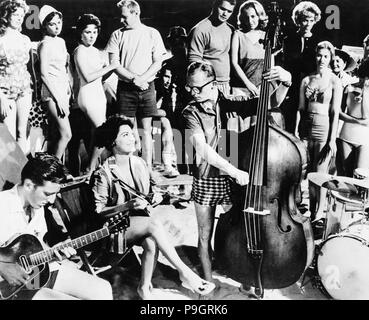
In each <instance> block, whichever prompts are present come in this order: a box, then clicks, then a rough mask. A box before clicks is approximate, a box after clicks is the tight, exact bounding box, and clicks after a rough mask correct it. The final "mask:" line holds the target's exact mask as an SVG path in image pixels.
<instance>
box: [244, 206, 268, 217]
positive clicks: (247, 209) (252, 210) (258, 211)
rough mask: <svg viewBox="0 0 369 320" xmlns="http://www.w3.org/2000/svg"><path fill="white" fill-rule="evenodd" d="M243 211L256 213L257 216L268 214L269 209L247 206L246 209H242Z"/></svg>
mask: <svg viewBox="0 0 369 320" xmlns="http://www.w3.org/2000/svg"><path fill="white" fill-rule="evenodd" d="M242 211H243V212H244V213H252V214H257V215H259V216H267V215H269V214H270V210H263V211H260V210H255V209H254V208H251V207H248V208H246V209H243V210H242Z"/></svg>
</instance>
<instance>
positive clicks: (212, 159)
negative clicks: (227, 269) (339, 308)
mask: <svg viewBox="0 0 369 320" xmlns="http://www.w3.org/2000/svg"><path fill="white" fill-rule="evenodd" d="M215 75H216V73H215V71H214V67H213V66H212V65H211V64H210V63H208V62H206V61H202V62H193V63H192V64H190V65H189V67H188V69H187V85H186V89H187V91H188V92H189V93H190V94H191V96H192V101H191V102H190V103H189V104H188V105H187V106H186V107H185V108H184V110H183V116H184V118H185V126H186V130H187V132H186V133H187V134H188V136H189V139H190V141H191V143H192V145H193V146H194V148H195V151H196V157H195V158H196V163H195V170H194V180H193V185H192V196H193V199H194V202H195V211H196V217H197V224H198V234H199V240H198V251H199V258H200V262H201V265H202V268H203V272H204V278H205V279H206V280H207V281H213V278H212V263H211V243H210V241H211V237H212V233H213V228H214V217H215V209H216V206H217V205H219V204H221V205H222V206H223V209H224V210H225V212H227V211H229V210H230V208H231V207H232V199H231V194H232V189H231V188H232V185H231V179H232V180H234V181H235V182H237V183H238V184H239V185H246V184H247V183H248V182H249V175H248V173H247V172H245V171H242V170H239V169H238V168H237V167H236V165H237V164H236V163H234V164H232V163H230V162H228V160H226V159H224V158H223V157H222V156H221V155H220V154H219V153H218V151H219V152H221V151H222V150H221V146H223V144H222V143H221V142H220V140H221V139H222V138H225V137H226V133H227V132H226V131H225V128H227V117H226V113H227V112H235V113H236V114H238V115H240V116H241V117H243V118H244V117H247V116H251V115H255V114H256V106H257V101H258V99H257V98H255V99H250V100H248V101H239V100H237V99H236V98H231V97H228V98H226V97H225V96H224V95H223V94H222V93H221V91H220V90H219V88H218V87H217V83H216V76H215ZM263 77H264V79H265V80H267V81H268V82H270V83H271V84H272V85H275V89H276V90H275V91H273V95H272V97H271V99H270V100H271V105H272V106H271V107H274V108H275V107H278V106H279V105H280V104H281V103H282V101H283V99H284V98H285V96H286V94H287V91H288V88H289V86H290V85H291V74H290V73H289V72H288V71H286V70H284V69H282V68H281V67H278V66H277V67H272V68H271V69H270V70H269V71H267V72H265V73H264V74H263ZM223 149H225V148H223ZM231 160H233V159H232V155H231ZM236 161H238V160H237V159H236ZM233 162H234V161H233Z"/></svg>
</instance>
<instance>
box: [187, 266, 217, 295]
mask: <svg viewBox="0 0 369 320" xmlns="http://www.w3.org/2000/svg"><path fill="white" fill-rule="evenodd" d="M180 279H181V281H182V286H183V287H184V288H186V289H189V290H191V291H192V292H196V293H198V294H200V295H206V294H209V293H210V292H212V291H213V290H214V288H215V284H214V283H213V282H209V281H206V280H204V279H201V278H200V277H199V276H198V275H197V274H196V273H193V272H192V274H190V273H188V274H184V275H182V276H180Z"/></svg>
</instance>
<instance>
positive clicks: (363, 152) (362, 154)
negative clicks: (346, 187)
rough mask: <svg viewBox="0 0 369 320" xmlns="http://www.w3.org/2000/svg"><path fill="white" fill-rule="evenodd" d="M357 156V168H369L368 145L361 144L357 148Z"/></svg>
mask: <svg viewBox="0 0 369 320" xmlns="http://www.w3.org/2000/svg"><path fill="white" fill-rule="evenodd" d="M357 158H358V159H357V168H369V146H368V145H363V146H360V147H359V148H358V157H357ZM354 169H356V168H354Z"/></svg>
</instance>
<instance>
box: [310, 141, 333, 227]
mask: <svg viewBox="0 0 369 320" xmlns="http://www.w3.org/2000/svg"><path fill="white" fill-rule="evenodd" d="M324 145H325V143H318V142H313V143H312V148H313V158H312V161H313V167H315V170H316V172H321V173H328V168H329V163H330V161H331V155H330V156H328V157H327V158H326V159H325V161H324V162H322V163H319V159H320V153H321V150H322V148H323V146H324ZM316 196H317V199H316V202H317V210H316V212H315V217H314V219H315V220H318V219H320V218H324V217H325V215H324V208H325V207H326V203H327V201H326V197H327V189H326V188H318V192H317V194H316Z"/></svg>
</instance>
